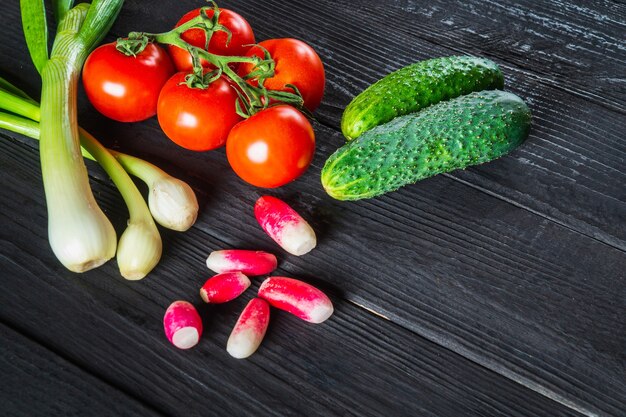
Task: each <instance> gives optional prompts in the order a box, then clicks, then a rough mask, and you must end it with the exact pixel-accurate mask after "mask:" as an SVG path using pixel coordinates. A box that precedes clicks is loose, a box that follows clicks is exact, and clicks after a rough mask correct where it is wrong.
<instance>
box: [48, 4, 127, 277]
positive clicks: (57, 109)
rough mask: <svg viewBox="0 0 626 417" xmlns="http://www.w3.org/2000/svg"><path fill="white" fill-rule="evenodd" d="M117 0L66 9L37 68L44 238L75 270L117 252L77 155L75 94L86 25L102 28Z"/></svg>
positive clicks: (91, 37) (87, 42) (87, 43)
mask: <svg viewBox="0 0 626 417" xmlns="http://www.w3.org/2000/svg"><path fill="white" fill-rule="evenodd" d="M121 4H122V2H121V1H115V0H110V1H107V0H102V1H98V0H95V2H94V4H93V5H92V6H89V4H86V3H82V4H79V5H78V6H76V7H74V8H73V9H71V10H69V11H68V12H67V14H66V15H65V17H64V18H63V20H61V22H60V23H59V26H58V29H57V36H56V38H55V40H54V44H53V47H52V52H51V54H50V58H49V59H48V61H47V62H46V63H45V65H44V66H43V69H42V71H41V79H42V91H41V120H40V131H41V137H40V140H41V145H40V159H41V171H42V178H43V183H44V190H45V194H46V205H47V207H48V239H49V241H50V246H51V247H52V250H53V252H54V254H55V255H56V257H57V258H58V259H59V261H61V263H62V264H63V265H64V266H65V267H66V268H68V269H69V270H71V271H74V272H84V271H87V270H90V269H92V268H95V267H98V266H100V265H102V264H103V263H105V262H106V261H107V260H109V259H111V258H112V257H113V256H114V255H115V251H116V246H117V237H116V234H115V230H114V229H113V225H112V224H111V222H110V221H109V219H107V217H106V216H105V215H104V213H103V212H102V210H101V209H100V207H99V206H98V204H97V203H96V201H95V199H94V196H93V193H92V191H91V188H90V186H89V180H88V177H87V169H86V167H85V164H84V163H83V160H82V158H81V157H80V156H81V153H80V145H79V141H78V129H77V121H76V94H77V88H78V76H79V73H80V69H81V67H82V64H83V62H84V61H85V59H86V57H87V54H88V52H89V50H90V49H91V47H92V46H93V45H92V44H90V42H94V43H95V41H96V39H95V36H94V34H93V33H88V30H89V29H91V30H95V29H97V30H99V31H104V30H105V29H106V28H107V24H108V20H113V19H114V18H115V16H116V15H117V11H118V10H119V6H121ZM98 6H99V7H98ZM103 6H108V9H105V10H104V11H105V12H106V13H103V14H101V15H98V14H97V13H96V12H97V11H98V10H102V8H103ZM83 28H84V30H83Z"/></svg>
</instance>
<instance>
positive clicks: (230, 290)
mask: <svg viewBox="0 0 626 417" xmlns="http://www.w3.org/2000/svg"><path fill="white" fill-rule="evenodd" d="M249 286H250V279H249V278H248V277H247V276H245V275H244V274H243V273H241V272H224V273H223V274H218V275H215V276H214V277H211V278H209V279H208V280H207V281H206V282H205V283H204V285H203V286H202V288H200V297H202V299H203V300H204V302H205V303H214V304H218V303H226V302H228V301H231V300H234V299H235V298H237V297H239V296H240V295H241V294H243V292H244V291H245V290H247V289H248V287H249Z"/></svg>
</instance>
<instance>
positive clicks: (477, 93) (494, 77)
mask: <svg viewBox="0 0 626 417" xmlns="http://www.w3.org/2000/svg"><path fill="white" fill-rule="evenodd" d="M503 83H504V79H503V76H502V73H501V72H500V69H499V68H498V66H497V65H496V64H495V63H494V62H491V61H489V60H486V59H480V58H473V57H464V56H460V57H448V58H436V59H431V60H428V61H423V62H418V63H416V64H413V65H410V66H408V67H405V68H402V69H400V70H398V71H396V72H394V73H392V74H389V75H387V76H386V77H385V78H383V79H382V80H380V81H378V82H377V83H375V84H373V85H372V86H370V87H369V88H367V89H366V90H365V91H363V92H362V93H361V94H360V95H358V96H357V97H356V98H355V99H354V100H353V101H352V102H351V103H350V104H349V105H348V106H347V107H346V109H345V112H344V114H343V118H342V123H341V127H342V131H343V133H344V135H345V136H346V138H347V139H348V140H349V141H351V142H349V143H348V144H346V145H345V146H343V147H341V148H340V149H338V150H337V151H336V152H335V153H334V154H333V155H331V156H330V158H328V160H327V161H326V163H325V165H324V168H323V169H322V175H321V180H322V185H323V186H324V189H325V190H326V192H327V193H328V194H329V195H330V196H331V197H333V198H336V199H338V200H359V199H362V198H371V197H375V196H378V195H381V194H384V193H386V192H389V191H394V190H396V189H398V188H400V187H401V186H403V185H406V184H411V183H414V182H416V181H419V180H421V179H424V178H428V177H431V176H433V175H437V174H440V173H443V172H449V171H453V170H455V169H459V168H461V169H463V168H466V167H468V166H472V165H477V164H482V163H484V162H488V161H491V160H493V159H496V158H498V157H500V156H502V155H504V154H506V153H508V152H510V151H512V150H513V149H515V148H516V147H517V146H519V145H520V144H521V143H522V142H523V141H524V140H525V139H526V137H527V136H528V133H529V130H530V110H529V109H528V107H527V106H526V104H525V103H524V102H523V101H522V99H520V98H519V97H517V96H515V95H514V94H511V93H505V92H502V91H498V90H493V91H482V90H491V89H496V88H502V86H503ZM353 139H354V140H353Z"/></svg>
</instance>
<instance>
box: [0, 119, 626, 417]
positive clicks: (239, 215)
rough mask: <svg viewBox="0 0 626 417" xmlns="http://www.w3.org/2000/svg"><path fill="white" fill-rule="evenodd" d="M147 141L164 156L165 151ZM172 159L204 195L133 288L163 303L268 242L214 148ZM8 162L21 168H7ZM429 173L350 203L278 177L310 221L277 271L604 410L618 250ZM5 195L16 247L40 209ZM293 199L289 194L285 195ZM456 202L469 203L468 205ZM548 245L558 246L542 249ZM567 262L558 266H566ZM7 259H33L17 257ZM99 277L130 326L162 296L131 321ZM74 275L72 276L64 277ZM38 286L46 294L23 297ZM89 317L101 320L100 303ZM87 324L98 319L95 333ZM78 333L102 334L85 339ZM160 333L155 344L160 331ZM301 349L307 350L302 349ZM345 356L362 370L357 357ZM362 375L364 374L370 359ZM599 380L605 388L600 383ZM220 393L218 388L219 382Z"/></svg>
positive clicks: (41, 231) (619, 344)
mask: <svg viewBox="0 0 626 417" xmlns="http://www.w3.org/2000/svg"><path fill="white" fill-rule="evenodd" d="M318 129H323V128H322V127H318ZM12 146H14V145H13V144H11V143H9V144H7V143H6V142H5V143H2V146H1V147H0V149H2V152H0V153H1V154H3V155H4V156H5V158H7V159H9V161H11V162H12V164H14V165H15V167H14V166H13V165H10V166H9V168H7V169H8V172H10V173H11V174H10V175H11V177H12V178H15V177H17V180H18V182H19V183H20V185H17V186H16V187H19V188H22V187H23V185H21V184H24V183H27V184H29V186H28V188H35V189H37V187H38V183H37V173H36V164H37V161H36V154H34V153H32V154H31V156H30V157H29V158H28V159H27V160H25V161H24V160H19V157H18V156H17V150H14V149H12ZM6 147H8V149H5V148H6ZM164 148H167V146H164ZM159 149H160V150H161V151H163V152H165V153H166V154H167V153H168V152H171V151H172V150H169V151H168V150H167V149H162V148H160V147H159ZM22 151H24V150H23V149H21V151H20V152H22ZM174 152H175V151H174ZM170 155H171V154H170ZM186 156H188V157H189V158H187V157H181V159H180V160H179V162H180V163H181V165H182V166H185V169H186V170H191V171H192V172H195V175H196V176H197V177H200V178H203V179H204V181H209V180H215V182H205V183H204V185H202V187H201V189H202V190H209V192H208V193H200V201H201V206H202V207H203V209H202V213H201V217H200V219H199V221H198V223H197V225H196V226H195V227H194V229H192V232H190V233H186V234H185V235H184V236H181V235H178V234H176V235H172V234H167V233H166V234H165V237H166V242H165V248H166V255H165V258H164V260H163V261H162V264H161V265H160V266H159V268H158V269H157V270H156V271H155V274H154V277H153V278H152V279H151V280H147V281H145V285H147V286H148V288H149V290H150V291H154V293H152V292H151V293H150V294H148V295H147V297H148V298H147V299H148V300H159V299H161V297H163V295H165V296H166V297H165V298H166V299H167V300H172V299H176V298H179V297H185V294H187V296H188V294H194V293H195V292H196V290H194V289H193V288H195V287H197V286H198V285H199V283H200V281H201V280H202V279H200V280H198V281H196V282H195V286H194V285H191V284H190V281H192V280H193V278H185V279H184V281H181V280H180V279H175V280H172V277H193V276H205V274H206V272H204V266H203V260H204V257H205V256H206V254H207V253H208V252H209V251H210V250H214V249H217V248H221V247H248V248H259V249H266V250H275V249H276V248H275V247H274V246H273V245H272V244H271V243H270V242H268V240H267V237H266V236H264V234H263V232H262V231H261V230H260V229H259V228H258V225H256V224H255V221H254V219H253V216H252V213H251V207H252V203H253V201H254V199H255V198H256V196H257V195H258V193H257V191H256V190H254V189H253V188H252V187H248V186H244V185H242V184H241V183H240V182H239V181H236V180H233V179H232V177H230V179H229V178H228V176H226V180H224V174H220V173H224V172H227V171H226V169H227V168H226V166H225V162H224V160H223V155H220V153H218V152H216V153H212V154H211V155H207V156H205V157H204V158H198V157H197V154H187V155H186ZM18 161H19V162H18ZM3 165H4V163H3ZM20 165H23V167H21V169H20ZM318 169H319V167H318V168H316V170H318ZM22 171H23V172H22ZM16 173H17V174H16ZM5 175H8V173H7V174H5ZM215 176H217V179H216V178H215ZM438 180H439V181H442V182H443V183H444V184H443V186H437V187H436V189H433V188H429V189H426V190H423V189H420V188H419V187H414V188H413V190H414V192H412V193H410V195H408V196H405V198H403V199H401V200H399V201H393V200H387V202H385V200H386V199H387V198H385V199H381V200H378V201H376V200H374V201H373V202H369V203H363V204H370V205H369V206H368V205H363V204H358V205H352V204H351V205H344V204H338V203H336V202H333V201H328V200H329V199H327V198H322V199H320V198H319V197H315V196H312V195H309V194H305V193H302V191H301V190H302V189H308V190H310V189H311V188H313V187H314V186H316V185H317V178H316V177H315V176H314V175H307V176H306V177H305V178H304V179H303V181H301V183H300V184H299V185H297V186H295V185H294V186H289V187H287V189H286V190H285V192H284V195H285V196H286V197H288V200H289V201H291V202H292V203H293V204H295V205H296V207H298V208H299V209H300V210H301V211H302V212H304V213H306V215H307V217H308V218H311V219H313V224H314V227H315V228H316V230H318V232H319V235H320V246H319V248H318V249H316V250H315V251H314V252H313V253H311V254H310V255H309V256H307V257H304V258H302V259H300V258H297V259H293V258H294V257H287V258H286V259H285V258H284V257H282V258H283V259H285V260H283V262H282V270H283V271H282V272H280V273H284V274H287V275H291V276H299V277H303V278H307V279H309V280H311V281H312V282H317V283H319V284H320V285H322V286H326V288H328V289H330V290H331V291H333V290H334V291H335V292H336V293H338V294H341V296H342V297H345V298H346V299H347V300H349V301H351V302H353V303H356V304H358V305H361V306H364V307H365V308H367V309H369V310H371V311H375V312H376V313H377V314H381V315H383V316H386V317H387V318H389V319H390V320H392V321H393V322H395V323H398V324H400V325H401V326H403V327H406V328H407V329H410V330H412V331H415V332H417V333H419V334H422V335H424V336H426V337H427V338H429V339H431V340H433V341H435V342H436V343H438V344H442V345H443V346H445V347H446V348H449V349H451V350H454V351H457V352H460V353H461V354H462V355H464V356H467V357H469V358H470V359H471V360H472V361H474V362H478V363H480V364H482V365H485V366H487V367H489V368H491V369H493V370H495V371H497V372H498V373H501V374H504V375H506V376H507V377H509V378H512V379H514V380H517V381H520V382H521V383H523V384H524V385H527V386H529V387H530V388H532V389H533V390H537V391H539V392H541V393H542V394H544V395H548V396H550V397H552V398H554V399H556V400H557V401H559V402H562V403H565V404H568V405H569V406H570V407H574V408H575V409H577V410H579V411H581V412H587V413H597V414H602V413H607V414H609V413H611V412H615V410H617V409H619V408H620V407H623V406H624V404H623V401H622V400H621V398H626V397H624V395H623V388H622V387H621V386H620V385H619V384H618V381H620V380H621V379H623V376H624V375H625V373H624V368H623V363H622V362H621V361H620V355H621V352H623V347H624V346H626V344H625V341H624V338H623V337H619V336H618V337H613V338H610V337H608V335H609V334H612V332H613V329H615V328H617V327H619V326H620V325H621V324H620V320H621V319H620V317H621V316H620V311H621V309H620V308H621V306H622V304H621V302H622V301H621V298H620V296H619V294H621V293H623V289H624V282H623V279H620V278H619V275H618V273H619V271H620V270H622V269H620V268H622V267H623V266H624V258H623V257H620V254H619V253H615V250H611V249H610V248H608V247H607V251H608V252H609V253H608V254H607V255H606V256H602V255H601V252H600V251H599V250H598V247H597V246H594V245H599V246H603V245H602V244H600V243H595V242H594V241H589V239H584V238H582V237H581V236H580V235H576V234H574V233H571V232H569V231H567V230H563V228H561V227H559V226H557V225H554V224H553V223H551V222H549V221H546V220H540V219H539V220H537V219H536V218H535V217H536V216H534V215H532V214H531V213H528V212H525V211H523V210H519V209H517V208H515V207H513V206H511V205H507V204H504V203H501V202H500V201H499V200H495V201H490V199H489V197H485V196H484V195H482V197H481V194H480V193H478V192H474V191H472V190H471V189H467V188H463V186H462V185H460V184H458V183H456V182H453V181H450V180H448V179H445V178H441V179H438ZM433 181H437V180H431V182H433ZM4 182H5V183H6V182H8V178H7V180H5V181H4ZM198 184H199V183H198ZM96 185H97V188H96V190H97V191H96V195H97V197H98V198H99V199H101V200H102V199H104V203H105V205H104V206H105V210H106V212H107V213H108V214H109V215H111V216H112V217H113V219H116V224H117V225H118V226H119V227H121V226H122V225H123V224H124V219H125V216H126V213H125V212H124V210H123V205H122V203H121V201H119V198H118V197H117V196H115V194H114V193H112V192H111V191H110V190H109V189H108V188H103V186H102V184H99V183H97V184H96ZM196 186H197V184H196ZM6 192H7V196H5V197H3V198H2V200H3V201H5V200H9V196H13V197H12V201H14V203H11V204H10V205H9V206H8V207H7V212H8V213H14V212H15V211H17V210H20V208H22V207H32V208H33V210H34V213H33V214H30V215H28V217H26V218H30V217H33V218H35V219H37V222H38V224H40V226H39V227H38V228H36V229H34V228H33V232H34V233H35V234H36V235H35V236H30V237H29V238H28V242H29V245H32V243H31V242H33V241H38V242H39V243H40V244H41V242H44V241H45V238H46V236H45V223H43V218H44V216H45V212H44V209H43V208H42V207H41V206H40V204H41V203H42V202H43V196H41V195H39V196H37V195H32V193H29V194H28V195H27V196H23V197H20V198H15V196H20V195H21V194H20V193H19V191H18V190H7V191H6ZM296 192H297V193H298V194H296ZM433 192H436V194H434V195H433ZM468 193H469V195H468ZM448 194H449V195H448ZM298 195H299V196H300V197H299V198H298V197H295V196H298ZM454 196H456V200H455V199H454ZM294 198H295V199H294ZM468 201H469V202H473V203H471V204H469V205H468V203H467V202H468ZM381 202H382V206H381V205H380V204H381ZM462 202H463V204H461V203H462ZM372 203H377V204H374V205H372ZM442 203H443V204H442ZM463 205H464V206H465V207H463ZM448 206H451V207H452V208H450V207H448ZM455 207H462V209H458V208H455ZM459 210H460V211H459ZM247 211H249V213H248V215H246V212H247ZM485 213H488V214H491V215H492V216H495V217H493V220H492V221H490V222H487V223H485V222H484V220H482V219H483V218H484V216H485ZM12 216H19V215H16V214H12ZM26 218H21V217H13V221H15V222H16V224H26V223H27V222H26ZM458 218H463V219H465V223H466V224H461V225H456V224H454V223H452V221H451V220H450V219H453V220H456V219H458ZM416 219H417V220H416ZM537 221H540V223H539V225H537V226H535V225H534V224H533V222H537ZM5 222H6V221H5ZM22 228H23V227H22ZM22 228H20V229H19V230H16V231H11V230H10V229H9V230H6V233H7V236H20V235H22V234H23V233H26V231H25V230H22ZM390 231H391V233H392V234H391V237H390ZM197 233H200V234H199V235H198V234H197ZM556 241H559V242H561V241H562V242H568V243H567V244H566V245H564V246H562V247H556V248H555V245H554V243H553V242H556ZM43 248H44V249H45V246H44V247H43ZM24 249H25V246H19V247H18V249H16V250H15V252H16V253H21V252H22V251H23V250H24ZM570 251H571V252H570ZM611 251H613V253H611ZM44 252H45V251H44ZM582 253H593V254H594V256H596V259H595V260H589V259H586V258H583V257H582ZM417 254H419V255H417ZM38 256H41V254H39V255H38ZM46 256H47V257H46V258H44V259H42V262H43V264H42V266H41V268H44V267H43V265H47V266H48V267H52V268H54V272H55V276H54V277H53V278H51V279H52V280H53V282H57V281H59V280H60V278H59V276H57V275H61V276H62V275H63V273H64V272H65V271H63V269H62V267H59V266H58V265H57V264H56V262H55V260H54V258H52V256H51V255H50V254H49V253H46ZM570 256H571V257H572V258H571V259H570ZM337 259H343V261H342V262H338V261H337ZM569 261H571V262H572V263H571V264H568V262H569ZM172 262H174V264H173V265H172V264H171V263H172ZM20 263H21V264H25V265H32V264H33V263H32V261H30V260H25V261H22V262H20ZM108 268H110V266H109V267H108ZM44 270H45V269H44ZM591 271H596V272H597V273H598V274H600V276H598V277H597V278H596V279H595V280H594V281H593V282H586V278H584V277H585V276H586V275H588V274H589V273H590V272H591ZM21 274H22V273H20V275H21ZM42 274H44V275H45V273H43V272H42ZM107 274H108V275H109V276H108V278H106V279H103V278H101V277H100V276H97V277H94V278H92V280H91V282H95V283H97V284H98V285H101V286H102V287H103V288H104V289H103V290H101V291H103V293H98V294H97V296H90V297H89V298H90V302H93V300H95V299H99V298H103V299H105V300H108V301H107V302H109V303H113V305H112V306H111V307H110V308H111V309H112V310H113V311H115V312H116V313H118V314H120V312H121V314H123V315H130V316H131V317H135V318H136V320H135V321H136V322H137V323H138V324H140V325H146V324H147V322H148V319H147V318H146V317H155V316H158V315H159V314H160V313H159V311H162V310H161V309H162V308H164V306H165V305H166V304H167V302H166V301H162V302H161V304H160V305H159V306H158V308H156V307H155V305H154V301H146V303H148V304H150V310H149V311H148V312H147V313H145V314H143V315H141V316H139V317H137V316H136V314H138V313H136V312H135V309H136V307H133V308H129V306H130V305H137V304H142V303H143V302H138V301H137V299H136V297H138V296H140V294H141V293H140V292H139V291H138V289H137V288H136V286H133V284H130V287H129V289H128V290H126V287H124V288H123V289H124V291H128V292H129V293H128V294H126V293H125V295H124V297H123V299H122V300H121V301H120V300H117V301H116V299H111V295H109V294H108V293H107V292H108V291H110V288H111V285H112V284H110V282H112V280H114V279H115V278H116V273H115V271H111V270H108V272H107ZM65 275H67V274H65ZM87 276H88V275H85V277H87ZM84 279H85V278H84V277H80V278H77V282H78V283H81V282H83V280H84ZM117 279H118V280H119V277H118V278H117ZM155 283H157V284H156V285H155ZM15 286H16V287H17V286H19V284H15ZM607 288H612V291H607ZM18 290H19V289H18V288H15V289H14V290H11V291H10V292H11V293H15V291H18ZM29 291H32V290H29ZM42 291H44V292H48V291H47V290H41V291H37V293H42ZM63 291H68V289H64V290H63ZM555 292H556V293H555ZM20 293H21V294H23V295H21V296H20V297H18V299H19V298H23V297H27V294H24V291H23V290H22V291H21V292H20ZM72 297H73V298H81V297H80V296H77V295H73V296H72ZM587 298H589V299H587ZM537 300H540V302H538V301H537ZM54 304H55V305H56V304H58V302H55V303H54ZM41 309H42V311H40V312H39V313H38V314H41V315H43V314H44V311H45V309H46V307H45V306H42V307H41ZM101 314H103V315H105V317H107V316H106V311H103V312H102V313H101ZM233 314H236V313H233ZM546 317H550V320H547V319H546ZM574 317H575V318H576V320H574V319H573V318H574ZM88 320H92V319H88ZM233 320H234V316H233ZM346 321H349V320H348V319H346ZM80 325H81V323H76V324H75V326H80ZM151 325H152V326H153V327H151V328H150V331H152V332H154V334H158V333H160V331H161V330H160V326H158V325H157V324H156V323H154V322H152V323H151ZM45 327H46V328H47V327H48V326H45ZM155 327H156V329H155ZM33 331H35V330H33ZM72 331H78V329H75V328H73V330H72ZM101 332H102V329H98V330H97V333H101ZM220 332H221V333H220V334H221V335H222V336H221V340H222V342H223V341H224V340H225V339H226V334H227V332H228V329H227V328H223V327H222V328H221V330H220ZM142 334H143V333H142ZM342 336H343V335H342ZM50 337H51V336H50ZM84 337H87V335H85V336H84ZM142 337H143V336H142ZM50 343H53V341H52V340H51V341H50ZM56 343H59V342H58V341H57V342H56ZM91 343H93V345H98V344H101V343H105V342H104V341H103V340H101V339H100V338H98V339H97V340H92V341H91ZM124 343H127V342H126V341H124ZM161 343H163V344H166V342H164V341H162V340H161ZM334 343H339V344H342V345H343V344H345V343H347V342H346V340H345V337H343V338H342V337H339V336H337V339H335V340H334ZM105 344H106V343H105ZM90 349H93V346H91V347H90ZM142 349H143V350H145V349H147V348H146V347H145V346H143V347H142ZM164 349H165V348H164ZM218 349H219V350H222V349H223V348H222V346H219V347H218ZM307 355H310V356H311V357H316V355H315V354H314V353H313V352H308V353H307ZM136 356H137V355H133V357H136ZM564 358H566V359H565V360H564ZM116 360H121V359H119V358H116ZM148 360H156V359H154V358H152V357H149V358H148ZM302 360H307V359H306V358H303V359H302ZM308 360H310V358H309V359H308ZM80 363H83V362H82V361H81V362H80ZM84 366H87V361H85V365H84ZM159 366H160V367H161V366H163V365H162V364H160V365H159ZM354 366H357V367H358V368H359V369H363V366H364V365H363V364H360V363H359V364H358V365H354ZM186 372H190V371H186ZM346 372H347V369H346ZM368 372H371V373H376V368H374V369H371V370H368ZM151 379H154V378H151ZM120 384H121V382H120ZM136 384H137V382H134V383H133V384H131V385H132V386H134V385H136ZM599 386H605V387H607V388H606V389H605V390H602V391H600V390H598V389H597V387H599ZM226 389H227V391H230V390H231V389H232V387H227V388H226ZM281 389H282V388H281ZM133 395H137V396H139V397H141V398H144V397H145V396H146V395H147V394H146V392H140V393H135V392H133ZM162 407H165V405H162V404H160V405H159V409H163V408H162Z"/></svg>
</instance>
